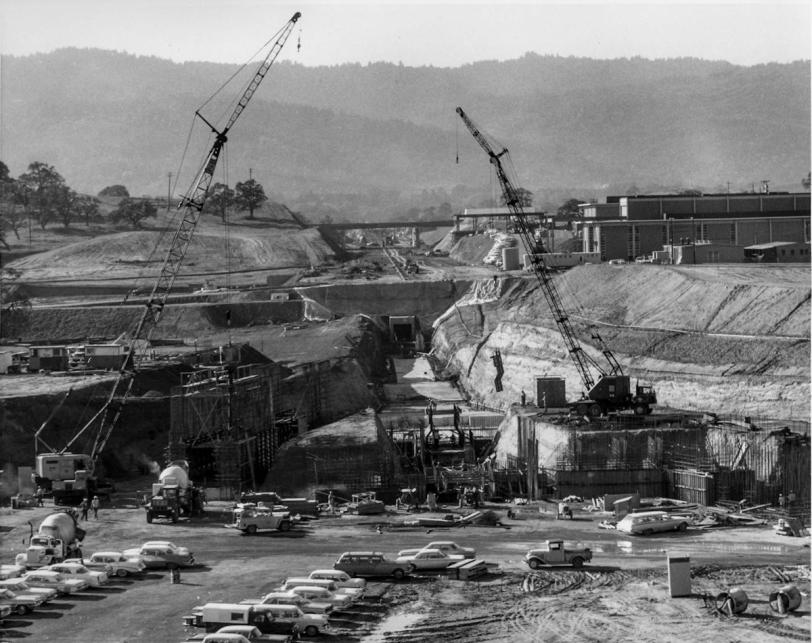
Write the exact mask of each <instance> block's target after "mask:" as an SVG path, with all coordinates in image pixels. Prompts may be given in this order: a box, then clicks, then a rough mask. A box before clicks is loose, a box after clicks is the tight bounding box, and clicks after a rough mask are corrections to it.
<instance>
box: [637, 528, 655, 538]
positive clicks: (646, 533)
mask: <svg viewBox="0 0 812 643" xmlns="http://www.w3.org/2000/svg"><path fill="white" fill-rule="evenodd" d="M653 533H654V532H653V531H652V530H651V529H644V530H643V531H641V532H640V534H641V535H642V536H651V534H653Z"/></svg>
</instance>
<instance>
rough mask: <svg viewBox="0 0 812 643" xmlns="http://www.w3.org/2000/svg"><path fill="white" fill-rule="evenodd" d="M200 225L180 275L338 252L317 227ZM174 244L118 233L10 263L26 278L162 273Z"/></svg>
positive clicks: (164, 237)
mask: <svg viewBox="0 0 812 643" xmlns="http://www.w3.org/2000/svg"><path fill="white" fill-rule="evenodd" d="M201 228H202V229H199V230H197V231H196V233H195V236H194V237H193V238H192V241H191V243H190V244H189V248H188V251H187V253H186V256H185V258H184V262H183V266H182V268H181V270H180V275H183V274H184V273H198V272H202V271H207V272H208V271H226V270H245V269H252V268H264V269H267V268H285V267H308V266H311V265H318V264H321V263H324V262H325V261H327V260H328V259H330V258H332V257H333V255H334V252H333V250H332V249H331V248H330V246H329V245H328V244H327V242H325V241H324V239H322V238H321V235H320V234H319V232H318V230H316V229H315V228H310V229H306V230H302V229H299V228H298V227H296V228H280V227H276V226H269V225H268V224H267V223H263V222H256V223H255V224H253V225H248V224H245V225H240V226H231V227H230V228H229V234H228V235H227V236H226V235H224V233H223V230H222V229H217V228H216V227H214V226H213V225H212V224H210V223H209V224H208V225H207V226H201ZM170 243H171V235H168V234H164V233H163V232H162V231H156V230H148V231H135V232H119V233H115V234H108V235H104V236H100V237H95V238H92V239H88V240H84V241H77V242H75V243H71V244H68V245H65V246H61V247H59V248H54V249H53V250H48V251H46V252H41V253H38V254H35V255H30V256H27V257H23V258H21V259H17V260H15V261H13V262H11V264H9V267H11V268H13V269H14V270H16V271H18V272H19V273H20V277H19V279H20V280H21V281H25V280H32V281H37V280H60V281H61V280H70V279H85V278H86V279H94V280H99V279H104V278H108V279H110V278H125V277H133V278H136V277H138V276H139V275H142V274H144V275H154V276H157V275H158V274H159V271H160V268H161V266H162V264H163V261H164V258H165V257H166V255H167V253H168V250H169V244H170Z"/></svg>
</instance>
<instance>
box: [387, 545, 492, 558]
mask: <svg viewBox="0 0 812 643" xmlns="http://www.w3.org/2000/svg"><path fill="white" fill-rule="evenodd" d="M426 549H439V550H440V551H442V552H445V553H446V554H448V555H449V556H450V557H451V558H457V559H458V560H461V559H463V558H474V557H475V556H476V550H474V549H472V548H471V547H463V546H461V545H458V544H457V543H455V542H452V541H450V540H435V541H434V542H432V543H429V544H428V545H425V546H423V547H420V548H419V549H404V550H402V551H399V552H398V557H401V556H414V555H415V554H416V553H417V552H419V551H424V550H426Z"/></svg>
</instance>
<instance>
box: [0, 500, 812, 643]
mask: <svg viewBox="0 0 812 643" xmlns="http://www.w3.org/2000/svg"><path fill="white" fill-rule="evenodd" d="M228 508H229V505H228V504H227V503H210V504H209V505H208V507H207V512H206V516H205V518H203V519H196V520H195V521H194V522H190V521H181V522H179V523H177V524H171V523H169V522H166V523H157V522H156V523H153V524H152V525H149V524H147V523H146V520H145V518H144V513H143V510H141V509H139V508H137V507H135V506H125V505H124V504H123V503H122V502H118V506H116V507H109V506H105V507H103V508H102V510H101V511H100V512H99V519H98V520H92V519H91V520H90V521H88V522H87V523H83V526H84V527H86V529H87V536H86V538H85V541H84V544H83V545H84V546H83V549H84V552H85V553H86V554H90V553H92V552H93V551H97V550H102V549H105V550H109V549H126V548H128V547H132V546H136V545H138V544H139V543H141V542H143V541H146V540H157V539H167V540H172V541H174V542H176V543H177V544H179V545H184V546H187V547H189V548H190V549H191V550H192V551H193V552H194V555H195V559H196V561H197V562H199V563H200V565H199V566H198V567H196V568H194V569H189V570H183V571H182V572H181V582H180V584H172V583H171V581H170V576H169V574H168V573H167V572H164V571H150V572H149V573H148V574H146V576H145V577H144V578H141V579H116V580H114V581H112V582H111V583H110V584H109V585H108V586H105V587H104V588H101V589H96V590H90V591H87V590H86V591H84V592H82V593H81V594H80V595H76V596H71V597H69V598H64V599H62V598H60V599H58V600H56V601H53V602H52V603H50V604H48V605H46V606H43V608H41V609H39V610H37V611H35V612H34V613H32V614H30V615H28V616H26V617H17V616H14V617H12V618H8V619H7V620H6V622H5V625H4V626H3V627H2V629H0V640H2V641H21V640H23V641H24V640H28V641H32V642H33V641H68V642H73V641H84V642H93V643H95V642H99V643H108V642H109V643H119V642H125V641H126V642H141V641H143V642H155V641H169V642H172V641H183V640H184V639H185V637H186V636H187V635H189V634H194V633H196V631H195V630H193V629H185V627H184V625H183V620H182V617H183V615H185V614H188V613H189V612H190V610H191V608H192V607H194V606H195V605H201V604H203V603H206V602H209V601H225V602H230V601H235V602H239V601H240V600H241V599H244V598H252V597H258V596H260V595H262V594H263V593H265V592H268V591H271V590H272V589H273V588H275V587H276V586H278V585H279V584H280V583H281V582H282V581H283V580H284V579H285V578H286V577H287V576H292V575H302V574H305V573H306V572H308V571H309V570H311V569H314V568H316V567H332V564H333V562H334V561H335V559H336V558H337V557H338V555H339V554H340V553H342V552H344V551H349V550H377V551H382V552H384V553H386V554H388V555H390V556H393V555H394V554H396V553H397V551H398V550H400V549H405V548H409V547H417V546H422V545H424V544H426V543H428V542H429V541H431V540H436V539H442V540H454V541H456V542H457V543H459V544H461V545H466V546H471V547H475V548H476V550H477V558H480V559H484V560H485V561H487V562H488V563H490V564H491V567H490V570H491V571H490V573H488V574H486V575H484V576H481V577H479V578H477V579H475V580H471V581H459V580H453V579H449V578H446V577H444V576H437V575H432V576H425V577H418V578H411V579H407V580H404V581H402V582H375V581H373V582H371V592H370V593H371V594H373V596H371V597H370V598H368V599H367V600H365V601H364V602H362V603H361V604H359V605H357V606H354V607H353V608H352V609H351V610H348V611H347V612H343V613H340V614H336V615H335V617H334V618H333V619H331V621H332V624H333V625H334V626H335V628H336V632H335V633H334V634H330V635H326V636H321V637H319V638H321V639H324V640H330V641H334V642H335V643H339V642H349V641H390V642H391V641H402V642H406V641H432V640H454V641H485V640H488V641H503V640H504V641H508V640H509V641H538V640H545V641H588V640H602V641H623V640H629V638H631V637H632V635H633V636H634V638H635V640H639V641H649V640H651V641H653V640H658V641H664V640H675V639H677V638H679V639H681V640H690V639H693V640H710V639H711V638H718V637H721V638H720V640H730V641H737V640H749V641H752V640H758V641H786V640H809V636H810V606H809V591H810V582H809V539H808V538H805V539H800V538H786V537H782V536H777V535H776V534H775V533H774V532H773V530H772V529H771V528H769V527H767V526H765V527H751V528H736V529H724V530H716V531H711V530H707V531H695V530H693V529H690V530H688V532H686V533H674V534H665V535H661V536H654V537H650V538H633V537H629V536H624V535H623V534H619V533H617V532H613V531H606V530H601V529H598V527H597V525H598V522H599V521H600V520H601V519H602V518H604V517H605V516H600V515H594V514H589V513H586V512H579V511H576V515H575V519H574V520H572V521H556V520H553V519H550V518H541V517H539V518H532V519H525V520H505V521H504V523H505V524H504V526H503V527H475V526H469V527H455V528H451V529H432V530H427V529H425V528H409V529H394V528H393V526H392V524H391V523H393V522H394V521H395V520H402V519H403V518H405V517H407V515H406V514H399V515H389V516H385V517H381V518H380V519H378V517H377V516H361V517H352V518H338V517H336V518H322V519H319V520H314V521H310V522H303V523H300V524H299V525H297V526H296V527H295V528H294V529H293V530H292V531H290V532H287V533H281V532H265V533H260V534H258V535H256V536H250V537H249V536H243V535H241V534H240V533H238V532H235V531H232V530H229V529H225V528H224V527H223V524H224V523H225V521H226V519H227V517H228ZM493 508H494V509H496V510H497V511H500V510H501V511H505V510H506V509H507V507H506V506H502V507H499V506H494V507H493ZM52 509H53V508H52V507H47V506H46V507H45V508H38V509H23V510H15V511H12V510H9V509H2V510H0V545H1V546H2V549H1V550H0V551H2V556H1V557H0V562H3V563H9V562H12V561H13V558H14V555H15V554H16V553H17V552H20V551H22V550H24V548H25V541H27V538H28V535H29V531H30V528H29V525H28V523H29V521H30V522H31V523H32V524H33V525H35V526H36V525H38V524H39V521H40V520H41V519H42V518H43V517H44V516H45V515H47V514H48V513H49V512H50V511H51V510H52ZM503 515H504V514H503ZM378 524H382V525H383V527H382V530H381V531H382V533H380V534H379V533H378V531H377V525H378ZM429 531H430V533H427V532H429ZM547 538H564V539H566V540H568V541H573V542H581V543H583V544H584V545H587V546H589V547H590V548H592V550H593V552H594V558H593V560H592V563H591V564H589V565H587V566H585V567H584V568H583V569H580V570H573V569H572V568H569V567H561V568H551V567H548V568H543V569H541V570H539V571H537V572H531V571H530V570H529V569H528V568H527V567H526V566H525V565H524V563H523V562H522V556H523V555H524V553H525V551H526V550H527V549H529V548H530V547H533V546H537V545H538V544H539V543H540V542H543V541H544V540H545V539H547ZM667 553H680V554H686V555H688V556H690V558H691V567H692V576H693V580H692V589H693V595H692V596H691V597H687V598H679V599H672V598H670V597H669V594H668V578H667V565H666V554H667ZM787 581H792V582H793V583H795V584H796V585H797V586H798V588H799V589H800V590H801V591H802V592H803V593H804V598H803V602H802V605H801V606H800V608H799V609H798V610H796V611H795V612H793V613H791V614H790V615H788V616H784V617H779V616H777V615H775V614H774V613H773V612H772V611H771V610H770V607H769V605H768V602H767V597H768V595H769V592H770V591H775V589H776V588H778V587H780V586H782V585H784V584H786V582H787ZM734 585H736V586H741V587H743V588H745V590H746V591H747V593H748V596H749V597H750V603H751V604H750V607H749V608H748V611H747V613H746V614H745V615H743V616H741V617H738V618H728V617H720V616H718V615H716V614H715V613H714V610H713V609H711V608H710V607H709V606H708V605H707V601H706V598H707V597H708V596H711V597H712V596H715V594H716V593H718V592H720V591H726V590H727V589H729V588H730V587H732V586H734ZM703 595H706V598H705V599H703ZM686 636H687V637H688V639H686V638H685V637H686Z"/></svg>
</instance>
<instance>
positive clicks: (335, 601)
mask: <svg viewBox="0 0 812 643" xmlns="http://www.w3.org/2000/svg"><path fill="white" fill-rule="evenodd" d="M290 593H291V594H296V595H297V596H301V597H302V598H304V599H306V600H308V601H313V602H318V603H328V604H330V605H332V606H333V608H334V609H337V610H341V609H347V608H348V607H350V606H351V605H352V604H353V603H354V602H355V599H354V598H353V597H352V596H349V595H347V594H338V593H336V592H331V591H330V590H329V589H325V588H324V587H313V586H311V585H302V586H298V587H292V588H291V589H290Z"/></svg>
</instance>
